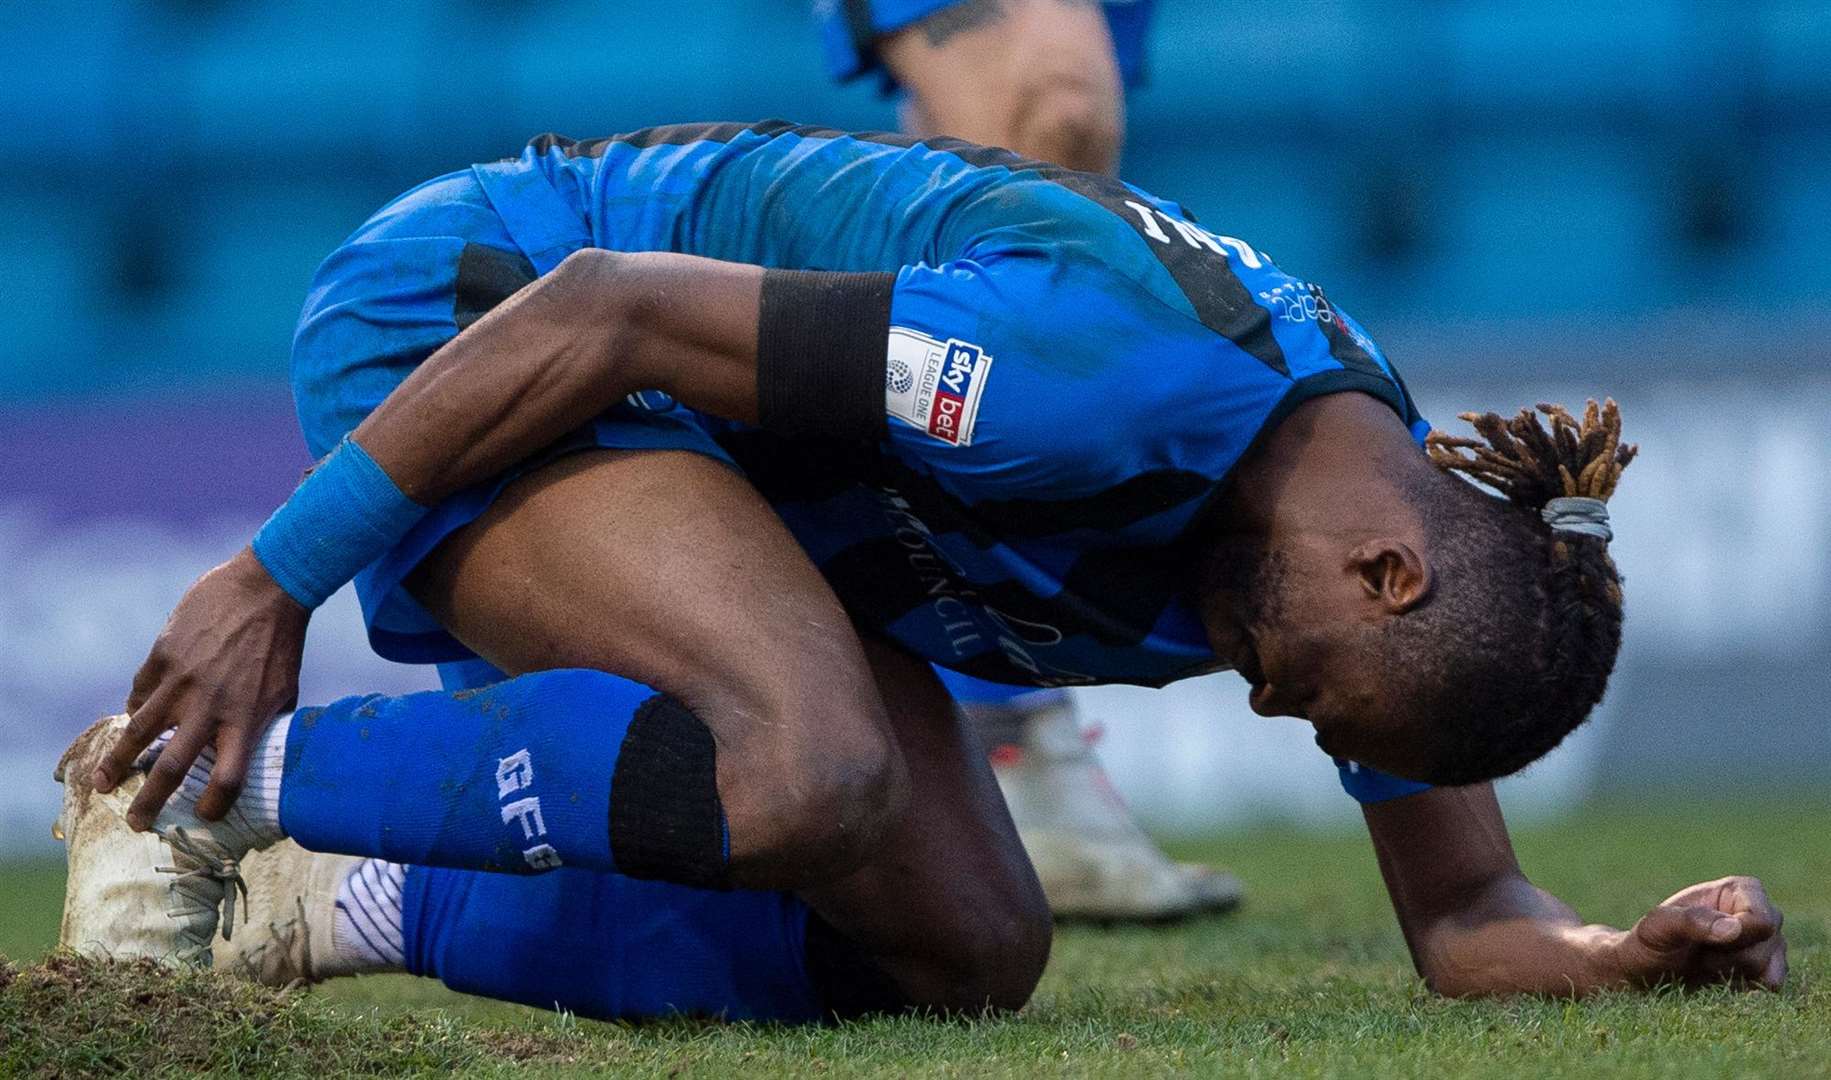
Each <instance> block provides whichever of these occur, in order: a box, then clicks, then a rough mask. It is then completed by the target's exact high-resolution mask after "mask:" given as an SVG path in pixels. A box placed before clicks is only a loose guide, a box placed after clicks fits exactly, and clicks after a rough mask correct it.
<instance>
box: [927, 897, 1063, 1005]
mask: <svg viewBox="0 0 1831 1080" xmlns="http://www.w3.org/2000/svg"><path fill="white" fill-rule="evenodd" d="M1054 933H1055V927H1054V921H1053V919H1052V917H1051V916H1050V914H1049V907H1048V905H1047V904H1046V903H1043V902H1042V899H1041V893H1040V890H1039V891H1038V894H1037V896H1036V898H1035V900H1034V901H1032V900H1031V899H1029V898H1027V897H1026V898H1018V897H1012V898H1010V899H1009V900H1006V901H1003V902H991V903H985V904H982V905H980V906H978V907H976V908H975V910H974V912H973V922H972V924H971V925H970V926H966V927H963V928H962V929H961V932H960V934H959V935H958V937H957V939H956V940H954V941H952V942H950V943H948V945H947V946H946V950H945V956H943V957H941V958H940V960H939V962H938V963H937V965H936V967H935V970H934V975H935V978H933V979H932V980H931V984H930V986H929V987H928V989H927V991H926V992H925V993H922V994H921V995H920V997H922V998H924V999H926V1000H923V1001H921V1002H920V1004H921V1005H923V1006H925V1007H927V1008H932V1009H936V1010H939V1011H942V1012H948V1013H966V1014H973V1013H984V1012H1009V1011H1012V1010H1016V1009H1020V1008H1022V1007H1023V1006H1024V1003H1025V1002H1027V1001H1029V1000H1030V995H1031V994H1032V993H1034V992H1035V991H1036V984H1037V983H1038V982H1039V981H1041V979H1042V977H1043V968H1044V967H1046V966H1047V965H1048V963H1049V948H1050V945H1051V943H1052V940H1053V937H1054Z"/></svg>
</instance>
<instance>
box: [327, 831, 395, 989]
mask: <svg viewBox="0 0 1831 1080" xmlns="http://www.w3.org/2000/svg"><path fill="white" fill-rule="evenodd" d="M406 879H407V868H406V867H405V866H402V865H401V864H400V863H391V862H383V861H382V860H380V859H364V860H363V861H362V862H360V863H357V864H356V866H355V867H354V868H353V869H351V870H350V872H349V873H348V874H345V875H344V878H343V882H342V883H341V884H339V885H338V886H337V911H336V919H335V922H334V923H333V925H332V931H331V955H330V956H329V957H326V958H324V959H323V961H322V962H320V963H319V964H318V974H319V975H320V976H322V977H324V978H331V977H334V976H337V975H355V974H358V973H361V972H375V971H392V970H399V969H400V968H401V967H402V966H404V964H405V962H406V957H405V953H404V952H403V944H402V935H401V886H402V884H403V883H404V882H405V881H406Z"/></svg>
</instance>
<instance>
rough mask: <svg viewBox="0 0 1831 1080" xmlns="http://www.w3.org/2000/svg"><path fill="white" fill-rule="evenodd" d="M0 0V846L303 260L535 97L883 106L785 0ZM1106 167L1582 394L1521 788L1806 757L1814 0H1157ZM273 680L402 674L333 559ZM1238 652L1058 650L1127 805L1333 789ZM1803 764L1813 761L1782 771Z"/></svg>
mask: <svg viewBox="0 0 1831 1080" xmlns="http://www.w3.org/2000/svg"><path fill="white" fill-rule="evenodd" d="M6 22H7V30H6V32H5V33H4V34H3V35H0V251H3V252H4V259H5V262H4V267H5V270H4V277H3V278H0V285H3V287H4V290H5V291H4V294H3V299H0V414H3V415H0V852H6V853H10V854H27V853H45V852H48V851H50V850H52V848H51V847H50V841H49V837H48V836H47V832H46V825H47V823H48V822H49V820H50V818H51V816H52V814H53V813H54V807H55V803H56V799H57V797H58V793H57V789H56V787H55V786H54V785H52V784H51V783H50V781H49V774H50V769H51V764H52V762H53V760H54V758H55V755H56V753H57V751H58V750H59V749H60V748H61V747H62V746H63V744H64V743H65V742H66V741H67V739H68V738H69V737H70V736H71V735H72V734H73V733H74V732H76V731H77V730H79V729H80V728H81V727H82V726H83V725H84V724H86V723H87V722H88V721H89V720H90V719H91V718H92V717H93V716H94V715H98V714H100V713H102V712H104V711H113V710H114V709H116V708H118V707H119V703H120V701H121V698H122V697H123V695H124V693H125V690H126V686H127V681H128V679H129V677H130V676H131V674H132V671H133V669H134V667H135V666H136V665H137V663H138V661H139V659H140V658H141V657H142V656H143V655H144V652H145V649H146V647H147V646H148V645H149V644H150V642H151V640H152V638H153V636H154V635H155V634H156V633H157V631H158V628H159V626H160V624H161V622H162V620H163V618H164V616H165V613H166V611H167V610H168V609H169V607H170V605H171V604H172V603H173V602H174V601H175V600H176V598H177V596H178V595H179V593H180V592H181V591H182V589H183V587H184V586H185V585H186V584H187V583H188V582H189V581H190V580H191V579H192V578H193V577H194V576H195V575H196V574H198V573H199V572H201V571H202V570H203V569H205V568H206V567H208V566H209V565H211V564H212V563H214V562H215V561H217V560H219V559H220V558H222V557H224V556H226V555H227V554H228V553H229V552H231V551H232V550H233V549H234V548H235V547H237V546H238V545H240V544H241V543H243V542H244V541H245V540H246V539H247V537H248V536H249V535H250V533H251V531H252V529H253V527H254V526H255V525H256V524H258V523H259V521H260V520H261V519H262V518H263V517H264V516H265V514H266V513H267V512H268V511H269V510H270V509H271V508H272V506H274V505H275V504H277V503H278V502H279V501H280V500H281V499H282V498H283V497H284V495H285V494H286V492H287V491H288V490H290V488H291V485H292V484H293V482H294V481H295V480H296V478H297V476H298V473H299V470H300V469H301V468H302V467H303V466H304V465H305V464H306V460H305V451H304V448H303V446H302V444H301V442H300V439H299V437H298V434H297V430H296V427H295V426H294V423H293V420H292V415H291V407H290V403H289V401H288V399H287V396H286V389H285V371H286V357H287V348H288V341H289V337H290V334H291V330H292V325H293V320H294V318H295V316H296V313H297V311H298V308H299V304H300V302H301V299H302V294H303V289H304V286H305V283H306V280H307V277H308V276H309V274H310V273H311V271H312V269H313V267H314V266H315V265H316V263H317V261H318V260H319V259H320V258H321V257H323V255H325V254H326V253H327V252H328V251H329V250H330V249H331V248H332V247H333V246H334V245H335V244H336V242H337V241H338V240H339V239H340V238H341V237H342V236H343V235H344V234H345V233H346V232H348V231H349V230H350V229H352V228H353V227H354V226H355V225H356V224H358V223H359V222H360V221H361V220H362V219H363V218H364V217H365V216H366V215H367V214H368V213H369V212H370V211H371V210H373V209H374V208H375V207H377V206H379V205H380V204H381V203H382V202H383V201H385V200H386V199H388V198H389V197H391V196H392V195H394V194H395V193H396V192H398V191H399V190H402V189H404V188H406V187H407V186H409V185H411V184H413V183H416V182H418V181H419V180H421V179H424V178H426V177H428V176H431V175H434V174H436V173H440V172H444V171H447V170H450V169H452V168H456V167H460V166H462V165H465V164H468V163H470V162H473V161H482V160H489V159H492V158H496V157H501V156H505V155H508V154H511V153H513V152H515V150H516V149H517V148H518V147H519V145H520V144H521V143H522V142H523V141H525V139H526V138H527V137H528V136H530V135H532V134H534V133H536V132H539V131H543V130H559V131H564V132H568V133H571V134H574V135H581V136H589V135H596V134H604V133H609V132H612V131H621V130H628V129H631V128H636V127H640V126H644V125H648V124H653V123H663V122H674V121H681V120H705V119H757V118H762V117H765V116H785V117H788V118H791V119H795V120H801V121H807V122H816V123H823V124H828V125H833V126H840V127H861V128H885V127H892V126H894V124H895V117H894V113H893V108H892V106H891V104H890V103H888V102H886V101H885V100H883V99H881V98H880V97H878V96H877V94H876V93H875V91H874V88H873V87H872V86H870V85H868V84H865V83H860V84H855V85H853V86H850V87H845V88H839V87H835V86H833V85H831V84H830V83H829V82H828V81H827V78H826V75H825V72H824V70H823V68H822V66H821V61H820V54H819V49H818V42H817V39H816V35H815V32H814V28H813V24H812V22H811V20H810V18H809V13H808V11H807V6H806V4H805V3H804V2H803V0H670V2H666V3H664V2H661V0H619V2H611V0H542V2H533V0H519V2H511V0H387V2H383V3H355V2H347V0H337V2H295V3H289V4H271V3H269V4H259V3H249V2H240V0H138V2H132V3H129V2H118V0H115V2H111V0H95V2H92V3H88V4H83V5H76V6H71V5H12V6H11V7H10V9H9V10H8V12H7V16H6ZM1149 56H1150V61H1149V64H1150V79H1151V82H1150V85H1149V86H1147V87H1146V88H1145V89H1143V90H1141V91H1140V92H1138V93H1136V94H1135V95H1134V96H1133V98H1132V100H1131V130H1130V137H1129V144H1128V148H1127V152H1126V156H1125V165H1124V168H1123V173H1124V175H1125V177H1126V178H1127V179H1129V180H1132V181H1133V182H1135V183H1138V184H1140V185H1142V186H1143V187H1145V188H1147V189H1150V190H1152V191H1154V192H1158V193H1160V194H1163V195H1167V196H1170V197H1173V198H1176V199H1178V200H1180V201H1182V202H1183V203H1184V204H1186V205H1188V206H1189V207H1191V208H1192V209H1193V210H1194V211H1196V212H1197V213H1198V214H1200V215H1201V217H1202V219H1203V220H1204V221H1205V222H1207V223H1208V224H1209V225H1210V226H1213V227H1218V228H1222V229H1224V230H1225V231H1226V232H1229V233H1231V234H1234V235H1238V236H1242V237H1246V238H1248V239H1249V240H1251V241H1252V242H1253V243H1255V244H1256V245H1258V246H1260V247H1262V248H1265V249H1266V250H1268V251H1270V252H1271V253H1272V254H1273V255H1274V256H1275V257H1276V258H1278V259H1279V260H1280V262H1281V263H1282V264H1283V265H1284V266H1285V267H1286V268H1287V269H1290V270H1293V271H1295V272H1298V273H1301V274H1302V275H1304V276H1306V277H1310V278H1314V279H1315V280H1318V281H1321V282H1324V283H1326V285H1327V287H1328V289H1329V292H1330V295H1331V296H1332V297H1333V298H1335V299H1336V300H1337V301H1338V302H1340V303H1341V304H1343V306H1345V307H1346V308H1348V309H1349V310H1350V311H1352V312H1354V313H1355V314H1356V315H1357V316H1358V317H1359V318H1360V320H1361V321H1362V322H1363V323H1365V324H1366V325H1367V326H1369V327H1370V329H1371V330H1372V331H1373V332H1374V334H1375V335H1376V336H1377V337H1378V338H1380V340H1381V341H1382V342H1383V343H1384V344H1385V346H1386V349H1387V351H1388V353H1389V354H1390V355H1391V356H1392V357H1393V358H1394V360H1395V361H1396V362H1397V363H1398V364H1399V366H1400V367H1401V369H1402V370H1404V371H1405V372H1406V374H1407V376H1408V378H1409V381H1410V383H1411V386H1412V388H1413V389H1414V391H1415V392H1416V393H1417V396H1418V398H1419V400H1420V403H1421V405H1423V406H1424V408H1425V411H1426V414H1427V415H1429V416H1432V417H1433V418H1434V419H1436V420H1437V421H1438V422H1439V423H1444V422H1448V421H1449V420H1451V418H1452V417H1453V414H1454V413H1455V412H1456V411H1458V410H1460V409H1462V408H1468V407H1475V406H1480V407H1483V408H1488V407H1496V408H1511V407H1514V406H1517V405H1519V404H1524V403H1528V402H1532V401H1537V400H1542V399H1550V400H1567V401H1575V400H1580V399H1581V398H1582V397H1584V396H1586V395H1589V394H1600V393H1604V392H1606V393H1609V394H1612V395H1614V396H1615V397H1617V398H1618V399H1619V400H1621V401H1622V403H1623V405H1624V407H1625V410H1626V413H1627V418H1628V427H1629V429H1630V431H1631V434H1632V436H1633V437H1635V438H1637V439H1638V440H1639V441H1640V442H1641V443H1642V444H1643V456H1642V459H1641V461H1640V462H1639V463H1638V464H1637V465H1636V466H1635V468H1634V470H1633V471H1632V473H1630V475H1629V482H1628V483H1627V484H1626V485H1625V486H1624V489H1623V493H1622V495H1621V496H1620V499H1619V507H1620V508H1619V515H1618V516H1619V519H1620V520H1619V528H1618V531H1619V533H1620V534H1621V539H1620V541H1619V543H1618V545H1617V547H1618V557H1619V559H1620V562H1621V563H1622V565H1623V567H1624V569H1625V571H1626V573H1627V574H1628V576H1629V578H1630V585H1629V630H1628V641H1627V645H1626V648H1625V651H1624V654H1623V658H1622V663H1621V669H1620V672H1619V675H1618V676H1617V680H1616V682H1615V684H1614V689H1613V691H1612V692H1611V695H1610V697H1609V700H1608V701H1607V702H1606V703H1605V705H1604V708H1603V710H1602V713H1601V715H1600V716H1599V717H1598V719H1597V720H1596V722H1595V723H1594V724H1593V725H1592V727H1591V728H1590V729H1589V730H1588V731H1587V732H1586V733H1584V734H1583V735H1581V736H1580V737H1579V738H1577V739H1576V740H1574V741H1573V743H1572V744H1571V745H1569V746H1567V747H1566V748H1564V749H1562V750H1560V751H1559V752H1558V753H1557V754H1555V755H1554V756H1553V757H1552V758H1551V759H1549V760H1548V761H1547V762H1545V763H1543V764H1542V765H1541V766H1539V767H1538V768H1537V769H1536V770H1534V771H1533V773H1532V774H1531V775H1529V776H1528V777H1527V778H1525V779H1523V780H1521V781H1516V782H1513V783H1512V785H1511V789H1510V791H1509V796H1508V797H1509V799H1510V800H1511V801H1512V802H1513V804H1514V806H1515V809H1516V811H1521V812H1525V813H1529V814H1530V813H1538V814H1545V813H1553V812H1556V811H1557V810H1558V809H1560V808H1563V807H1566V806H1568V805H1570V804H1572V803H1574V802H1576V801H1578V800H1580V799H1581V798H1583V797H1586V796H1589V795H1593V794H1597V793H1604V792H1606V793H1610V794H1617V795H1623V794H1625V795H1631V794H1633V793H1635V792H1641V791H1661V790H1665V791H1675V790H1682V791H1685V792H1688V793H1697V792H1700V791H1701V792H1712V793H1721V794H1731V793H1736V792H1743V791H1747V790H1749V789H1751V788H1760V789H1767V790H1775V789H1795V790H1797V789H1805V788H1807V787H1809V786H1814V785H1827V784H1831V723H1828V721H1827V712H1826V706H1825V702H1826V701H1827V700H1831V554H1828V552H1831V372H1828V371H1827V368H1826V362H1827V360H1831V343H1828V342H1831V337H1828V336H1827V331H1828V330H1831V305H1828V304H1827V302H1826V298H1827V296H1831V65H1827V64H1826V62H1825V58H1826V57H1827V56H1831V7H1827V5H1825V4H1824V3H1822V2H1799V0H1786V2H1782V0H1759V2H1757V0H1746V2H1743V3H1738V4H1725V3H1717V2H1703V0H1692V2H1687V0H1620V2H1617V3H1614V4H1608V5H1599V6H1597V5H1591V6H1588V7H1586V8H1584V9H1583V10H1582V11H1581V13H1580V14H1578V13H1573V12H1572V11H1571V10H1570V9H1569V8H1568V7H1567V6H1566V5H1562V4H1554V3H1548V2H1543V0H1521V2H1514V3H1493V2H1477V0H1465V2H1461V3H1437V2H1425V0H1408V2H1399V0H1343V2H1336V3H1321V2H1315V3H1310V2H1296V3H1285V4H1279V5H1275V6H1267V5H1258V4H1247V3H1237V2H1222V0H1162V2H1161V6H1160V8H1159V12H1158V18H1157V21H1156V24H1155V26H1154V28H1153V31H1152V36H1151V42H1150V48H1149ZM305 682H306V685H305V687H304V696H305V699H306V700H324V699H328V698H331V697H334V696H341V695H342V694H345V693H350V692H355V691H358V690H400V689H410V688H418V687H421V686H425V685H428V684H429V683H430V679H429V675H428V673H427V672H423V671H420V670H418V669H413V668H406V667H398V666H393V665H389V664H385V663H383V662H381V661H378V660H376V659H374V658H372V657H371V656H369V655H368V653H367V649H366V647H365V645H364V643H363V641H362V638H361V634H360V629H359V627H358V625H357V617H356V613H355V610H354V604H353V602H351V601H350V600H349V598H348V597H347V595H346V596H343V597H340V598H339V599H338V600H337V601H334V602H333V605H332V606H331V608H330V610H327V611H325V612H324V613H322V614H321V615H320V616H319V617H318V618H317V619H316V620H315V622H314V624H313V629H312V639H311V642H310V648H309V657H308V670H307V675H306V680H305ZM1237 683H1238V681H1237V680H1236V679H1234V678H1233V677H1232V676H1220V677H1217V678H1216V679H1214V680H1209V681H1203V682H1199V683H1195V684H1188V685H1185V686H1183V687H1181V688H1178V689H1177V690H1175V691H1172V692H1170V693H1166V694H1163V695H1152V694H1150V693H1148V692H1134V691H1124V690H1099V691H1092V692H1089V693H1088V695H1087V712H1088V714H1089V715H1090V716H1091V717H1092V718H1094V719H1096V720H1102V721H1105V722H1106V724H1107V725H1108V733H1107V739H1106V743H1105V753H1106V757H1107V760H1108V762H1109V765H1110V766H1111V768H1112V770H1113V772H1114V775H1115V779H1116V781H1117V782H1118V784H1119V786H1120V787H1121V789H1122V790H1124V791H1125V792H1126V793H1127V795H1128V796H1129V797H1130V798H1131V799H1132V801H1133V803H1134V805H1136V806H1137V807H1138V808H1139V809H1140V811H1141V812H1142V813H1143V814H1144V815H1145V816H1146V817H1147V819H1148V820H1149V821H1151V822H1152V823H1154V824H1155V825H1157V826H1159V827H1161V828H1164V829H1167V830H1171V831H1194V830H1200V829H1206V828H1209V827H1212V826H1214V825H1216V824H1219V823H1225V822H1230V821H1237V820H1240V819H1242V818H1255V817H1278V818H1285V819H1292V820H1298V821H1315V822H1330V821H1337V820H1340V819H1341V818H1343V817H1344V816H1346V817H1351V816H1353V813H1354V810H1353V805H1352V804H1351V803H1350V802H1348V801H1347V800H1346V799H1345V797H1343V796H1341V795H1340V793H1339V791H1337V790H1336V788H1335V781H1334V776H1333V770H1332V769H1331V768H1330V767H1329V765H1328V763H1327V761H1326V760H1325V759H1324V758H1323V757H1322V756H1321V755H1320V754H1318V753H1317V752H1316V751H1315V750H1314V748H1313V747H1311V746H1310V745H1309V743H1308V739H1307V736H1306V735H1305V734H1304V731H1305V729H1303V728H1302V727H1301V726H1300V725H1297V724H1295V723H1288V724H1286V723H1273V722H1267V721H1262V720H1258V719H1257V718H1254V717H1251V716H1250V715H1249V714H1248V713H1247V711H1246V709H1245V707H1244V703H1243V701H1241V700H1240V698H1241V697H1242V696H1243V695H1242V694H1241V693H1240V690H1239V687H1238V685H1237ZM1821 790H1831V789H1821Z"/></svg>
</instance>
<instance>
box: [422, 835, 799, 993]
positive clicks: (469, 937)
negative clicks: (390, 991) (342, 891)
mask: <svg viewBox="0 0 1831 1080" xmlns="http://www.w3.org/2000/svg"><path fill="white" fill-rule="evenodd" d="M402 914H403V919H402V926H403V929H404V934H403V937H404V942H405V950H404V951H405V954H406V967H407V970H408V971H410V972H413V973H414V974H416V975H429V976H432V977H435V978H437V979H439V980H440V981H442V982H443V983H444V984H445V985H446V986H449V987H451V988H452V989H454V990H459V991H462V992H464V993H467V994H481V995H483V996H485V997H491V998H497V999H499V1000H502V1001H517V1002H521V1003H523V1004H526V1005H533V1006H535V1007H537V1008H544V1009H551V1008H554V1007H556V1006H557V1007H559V1008H563V1009H567V1010H570V1011H572V1012H575V1013H577V1014H579V1015H580V1016H587V1017H593V1018H596V1019H601V1020H616V1019H627V1020H635V1019H649V1018H655V1017H662V1016H670V1015H674V1014H683V1015H695V1016H722V1017H724V1018H726V1019H730V1020H778V1021H784V1022H805V1021H811V1020H817V1019H819V1018H821V1016H822V1015H823V1014H824V1013H825V1011H826V1010H825V1007H824V1006H823V1004H822V999H821V995H820V993H819V992H818V990H817V989H816V987H815V986H814V984H813V982H812V980H810V978H809V975H808V971H807V965H806V961H805V956H806V954H805V943H806V934H807V926H808V909H807V905H806V904H804V903H802V902H801V901H800V900H799V899H798V898H796V897H795V896H794V894H792V893H776V892H748V891H738V892H714V891H711V890H706V889H693V888H688V887H686V886H683V885H672V884H668V883H665V882H658V881H636V880H634V879H631V878H627V877H623V876H621V875H619V874H602V873H593V872H590V871H587V870H573V869H565V870H560V871H557V872H555V873H552V874H543V875H541V876H540V877H533V878H529V877H511V876H509V875H506V874H483V873H477V872H475V871H469V870H441V869H432V868H427V867H419V866H415V867H411V868H409V869H408V871H407V880H406V887H405V898H404V903H403V907H402Z"/></svg>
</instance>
